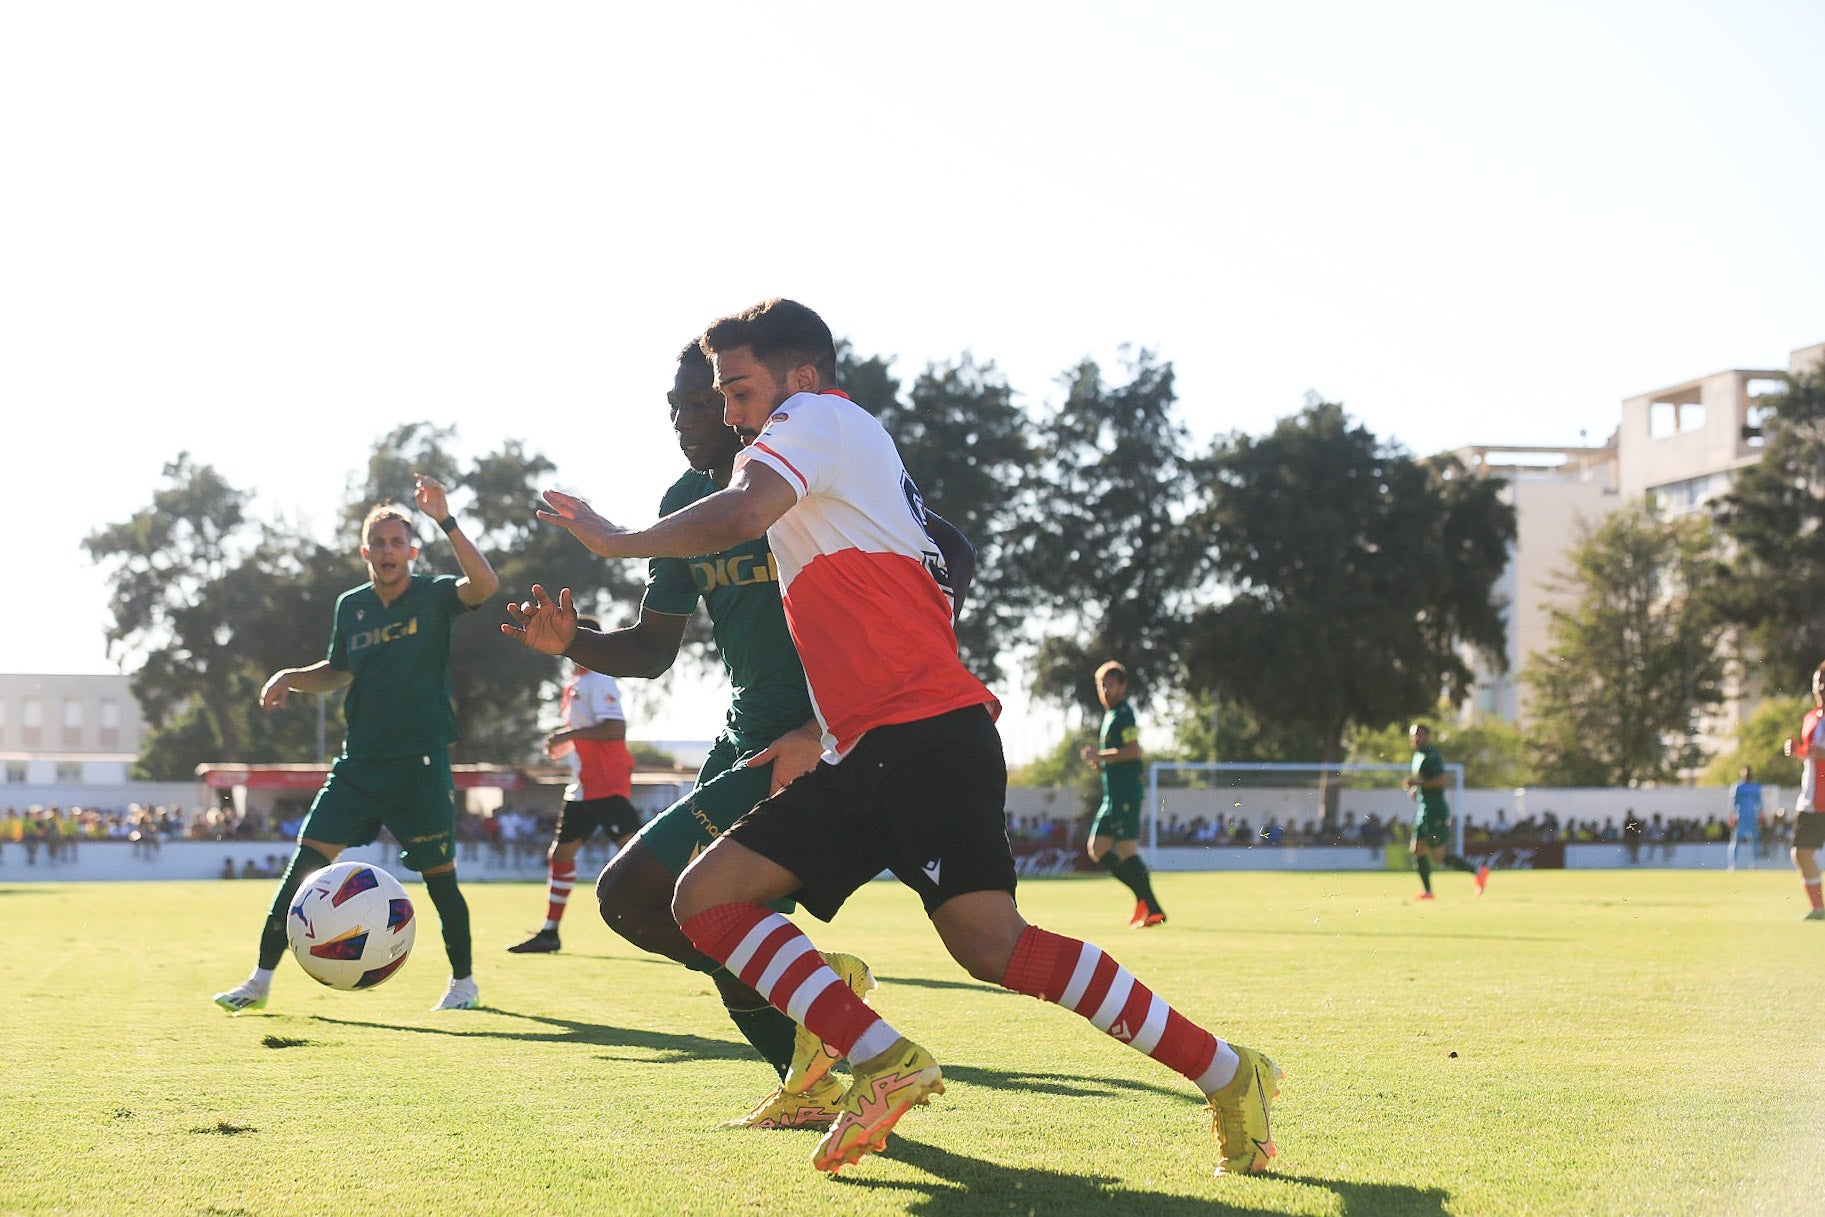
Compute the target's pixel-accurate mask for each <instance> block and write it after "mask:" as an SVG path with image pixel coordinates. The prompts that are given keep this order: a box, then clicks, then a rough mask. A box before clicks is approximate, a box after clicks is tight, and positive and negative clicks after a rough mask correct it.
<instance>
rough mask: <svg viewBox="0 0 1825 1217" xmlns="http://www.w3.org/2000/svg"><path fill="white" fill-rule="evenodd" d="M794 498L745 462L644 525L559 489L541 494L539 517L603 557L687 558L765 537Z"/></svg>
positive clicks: (781, 483) (782, 483) (780, 482)
mask: <svg viewBox="0 0 1825 1217" xmlns="http://www.w3.org/2000/svg"><path fill="white" fill-rule="evenodd" d="M797 502H798V496H797V495H795V494H793V492H792V487H790V486H788V485H787V484H786V479H785V478H783V477H781V476H780V475H779V474H777V473H775V472H773V471H772V470H771V469H768V468H766V467H765V466H756V465H755V464H753V463H752V462H750V463H748V464H746V465H743V466H741V467H740V468H739V469H737V470H736V471H735V475H734V477H733V478H732V479H731V480H730V482H729V485H728V486H727V487H726V488H725V489H722V490H718V491H717V492H716V493H715V494H712V495H710V496H708V497H707V498H702V499H698V500H697V501H696V502H695V503H692V504H691V505H690V506H689V507H684V508H681V509H680V510H678V511H674V512H673V513H672V514H671V515H669V516H666V517H665V518H664V519H663V520H660V521H659V522H658V523H656V524H653V525H650V526H649V527H646V528H638V529H631V528H623V527H621V526H620V525H619V524H615V523H613V522H611V521H609V520H607V519H604V518H603V517H602V516H601V515H600V514H598V513H597V512H596V510H595V509H594V508H592V507H591V506H590V505H589V504H588V503H587V502H586V501H584V500H583V499H580V498H578V497H577V496H576V495H573V494H566V493H564V492H563V491H562V490H547V491H546V492H545V504H546V505H545V507H544V508H542V509H540V511H539V512H538V517H539V519H541V520H543V521H544V522H545V523H547V524H556V525H557V526H558V527H559V528H562V529H564V530H565V531H567V532H569V533H570V535H571V536H573V537H575V538H576V539H577V540H578V541H581V542H582V543H583V546H584V548H586V549H588V550H589V551H590V552H591V553H593V554H599V555H601V556H602V557H604V558H690V557H694V556H696V555H697V554H714V553H721V552H722V551H723V550H725V549H728V548H730V547H731V546H735V545H740V544H741V543H742V542H744V541H753V540H755V539H757V538H759V537H762V536H765V535H766V532H767V529H768V528H770V527H772V525H773V522H774V521H775V520H777V519H779V518H780V517H781V516H783V515H785V514H786V513H787V512H788V511H790V510H791V509H792V508H793V506H794V505H795V504H796V503H797Z"/></svg>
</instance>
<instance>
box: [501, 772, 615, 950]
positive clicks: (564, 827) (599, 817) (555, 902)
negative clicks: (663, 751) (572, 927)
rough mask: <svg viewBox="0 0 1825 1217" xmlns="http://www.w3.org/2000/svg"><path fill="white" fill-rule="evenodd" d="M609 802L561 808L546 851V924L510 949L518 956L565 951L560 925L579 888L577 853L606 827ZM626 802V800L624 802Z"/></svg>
mask: <svg viewBox="0 0 1825 1217" xmlns="http://www.w3.org/2000/svg"><path fill="white" fill-rule="evenodd" d="M607 801H608V800H606V799H585V800H580V801H578V802H569V801H566V802H565V803H564V804H563V805H562V806H561V807H559V808H558V826H557V830H556V831H555V832H554V833H553V834H552V838H551V847H550V848H549V849H547V850H546V851H545V924H544V925H542V926H540V927H539V929H538V932H537V933H535V934H533V935H532V937H530V938H528V939H526V940H525V941H524V942H519V943H515V944H514V945H513V946H510V947H508V948H507V949H508V950H509V951H511V952H513V953H514V954H515V955H542V954H550V953H551V952H554V951H557V950H560V949H562V946H563V944H562V942H561V941H560V939H559V937H558V925H559V923H560V922H562V921H563V920H564V910H565V908H566V907H567V906H568V905H569V903H570V892H571V889H572V888H574V887H576V885H577V853H578V852H579V851H580V850H581V849H582V848H583V842H584V841H586V840H588V839H589V836H590V834H591V833H593V832H595V830H596V828H597V827H598V826H599V825H600V824H602V823H603V820H604V818H605V809H603V808H601V807H600V806H598V805H599V804H602V803H606V802H607ZM624 801H625V800H624Z"/></svg>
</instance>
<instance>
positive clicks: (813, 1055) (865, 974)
mask: <svg viewBox="0 0 1825 1217" xmlns="http://www.w3.org/2000/svg"><path fill="white" fill-rule="evenodd" d="M821 954H822V955H823V956H824V962H825V963H827V964H829V965H830V969H831V971H833V972H835V973H836V974H837V975H838V976H840V977H842V978H843V983H844V984H846V985H848V986H849V991H850V992H851V993H854V994H855V995H856V996H857V997H859V998H861V999H862V1000H863V1001H867V1000H868V994H869V993H870V992H871V991H872V990H873V989H874V987H875V979H874V973H873V972H870V971H869V970H868V965H867V964H865V963H863V962H862V961H861V960H860V959H859V958H857V957H856V956H854V955H845V954H844V953H843V952H841V951H824V952H821ZM841 1059H843V1054H842V1053H840V1052H838V1051H836V1050H835V1049H834V1048H831V1047H829V1046H828V1045H827V1044H825V1043H824V1041H823V1040H821V1039H819V1038H818V1037H817V1036H815V1035H813V1034H812V1033H811V1032H810V1031H809V1030H807V1029H806V1028H805V1026H804V1025H803V1024H802V1023H801V1024H800V1025H799V1029H798V1034H797V1036H795V1037H794V1038H793V1040H792V1063H791V1065H789V1066H788V1067H787V1069H786V1081H785V1089H786V1091H787V1092H788V1093H791V1094H801V1093H803V1092H804V1091H806V1090H807V1089H809V1088H810V1087H811V1086H812V1085H814V1084H815V1083H816V1082H817V1080H818V1079H819V1078H821V1077H823V1076H824V1075H825V1074H827V1073H829V1072H830V1067H831V1066H832V1065H835V1064H836V1063H837V1062H838V1061H840V1060H841Z"/></svg>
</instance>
